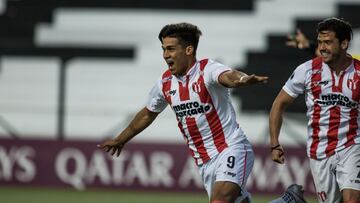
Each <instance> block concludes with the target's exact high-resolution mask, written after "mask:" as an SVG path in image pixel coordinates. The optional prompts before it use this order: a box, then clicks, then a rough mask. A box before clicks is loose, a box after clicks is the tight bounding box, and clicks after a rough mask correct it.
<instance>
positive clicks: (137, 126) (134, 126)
mask: <svg viewBox="0 0 360 203" xmlns="http://www.w3.org/2000/svg"><path fill="white" fill-rule="evenodd" d="M158 115H159V113H156V112H151V111H149V110H148V109H147V108H146V107H145V108H143V109H142V110H140V111H139V112H138V113H137V114H136V116H135V117H134V119H133V120H132V121H131V122H130V124H129V125H128V126H127V127H126V128H125V129H124V130H123V131H122V132H121V133H120V134H119V135H118V136H116V137H115V138H114V139H110V140H106V141H105V142H103V143H102V144H99V145H97V147H98V148H99V149H102V150H104V151H106V152H109V153H111V155H114V154H116V156H119V155H120V152H121V150H122V148H123V147H124V145H125V144H126V143H127V142H128V141H129V140H131V139H132V138H133V137H134V136H136V135H137V134H139V133H140V132H141V131H143V130H144V129H145V128H147V127H148V126H149V125H150V124H151V123H152V122H153V121H154V120H155V118H156V117H157V116H158Z"/></svg>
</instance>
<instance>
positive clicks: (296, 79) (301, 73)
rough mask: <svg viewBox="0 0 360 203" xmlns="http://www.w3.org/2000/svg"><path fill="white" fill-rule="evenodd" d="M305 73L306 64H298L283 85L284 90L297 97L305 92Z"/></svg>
mask: <svg viewBox="0 0 360 203" xmlns="http://www.w3.org/2000/svg"><path fill="white" fill-rule="evenodd" d="M305 74H306V66H305V64H302V65H300V66H298V67H297V68H296V69H295V71H294V72H293V73H292V74H291V76H290V78H289V79H288V80H287V81H286V83H285V85H284V86H283V90H284V91H285V92H286V93H288V94H289V95H290V96H291V97H294V98H296V97H297V96H298V95H299V94H303V93H304V90H305V78H306V75H305Z"/></svg>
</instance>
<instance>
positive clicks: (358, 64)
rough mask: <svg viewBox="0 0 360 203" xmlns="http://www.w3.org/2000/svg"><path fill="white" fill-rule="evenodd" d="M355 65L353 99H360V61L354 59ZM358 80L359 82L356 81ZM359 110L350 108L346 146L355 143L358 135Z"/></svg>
mask: <svg viewBox="0 0 360 203" xmlns="http://www.w3.org/2000/svg"><path fill="white" fill-rule="evenodd" d="M354 66H355V73H354V76H353V82H354V87H353V89H352V100H353V101H359V99H360V98H359V96H360V95H359V94H360V91H359V90H360V84H359V83H360V77H359V75H358V74H357V72H358V71H360V61H358V60H356V59H354ZM355 81H358V82H355ZM358 114H359V113H358V110H357V108H353V109H351V110H350V120H349V131H348V133H347V134H346V138H347V142H346V143H345V147H348V146H351V145H352V144H354V143H355V141H354V139H355V137H356V131H357V129H358V127H359V126H358V123H357V118H358V116H359V115H358Z"/></svg>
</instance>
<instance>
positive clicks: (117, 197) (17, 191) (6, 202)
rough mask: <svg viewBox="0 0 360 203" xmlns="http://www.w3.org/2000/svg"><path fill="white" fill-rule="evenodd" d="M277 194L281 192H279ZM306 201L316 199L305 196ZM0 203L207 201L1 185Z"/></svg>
mask: <svg viewBox="0 0 360 203" xmlns="http://www.w3.org/2000/svg"><path fill="white" fill-rule="evenodd" d="M279 196H280V195H279ZM275 198H276V197H274V196H263V195H258V194H256V195H253V202H254V203H265V202H266V203H268V202H269V201H270V200H272V199H275ZM306 199H307V201H308V203H315V202H317V201H316V199H315V197H306ZM0 202H1V203H207V202H208V198H207V196H206V194H205V192H204V193H201V194H197V193H167V192H139V191H122V190H119V191H117V190H114V189H111V190H104V189H101V190H100V189H99V190H94V189H91V190H85V191H77V190H73V189H63V188H58V189H56V188H31V187H4V186H2V187H0Z"/></svg>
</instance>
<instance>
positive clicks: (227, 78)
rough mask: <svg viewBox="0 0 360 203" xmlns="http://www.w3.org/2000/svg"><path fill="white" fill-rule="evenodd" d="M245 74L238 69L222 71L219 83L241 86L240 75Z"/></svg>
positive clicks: (226, 85)
mask: <svg viewBox="0 0 360 203" xmlns="http://www.w3.org/2000/svg"><path fill="white" fill-rule="evenodd" d="M244 76H247V74H246V73H243V72H241V71H238V70H231V71H228V72H225V73H223V75H222V76H220V78H219V79H220V83H221V84H222V85H224V86H225V87H229V88H234V87H239V86H241V83H239V81H241V79H242V77H244Z"/></svg>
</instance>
